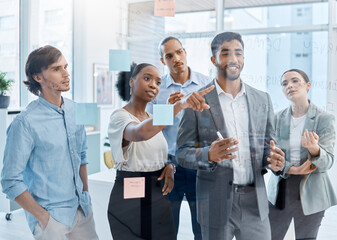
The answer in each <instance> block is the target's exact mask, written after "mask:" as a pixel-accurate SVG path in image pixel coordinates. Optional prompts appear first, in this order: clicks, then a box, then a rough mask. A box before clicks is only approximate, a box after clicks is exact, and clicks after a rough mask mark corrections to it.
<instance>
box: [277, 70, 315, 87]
mask: <svg viewBox="0 0 337 240" xmlns="http://www.w3.org/2000/svg"><path fill="white" fill-rule="evenodd" d="M288 72H297V73H298V74H300V75H301V76H302V77H303V79H304V81H305V82H306V83H310V79H309V77H308V75H307V74H306V73H305V72H304V71H302V70H300V69H297V68H293V69H289V70H287V71H285V72H284V73H283V74H282V76H281V80H282V77H283V75H284V74H286V73H288ZM281 84H282V82H281Z"/></svg>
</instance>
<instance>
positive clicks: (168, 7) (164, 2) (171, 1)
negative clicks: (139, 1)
mask: <svg viewBox="0 0 337 240" xmlns="http://www.w3.org/2000/svg"><path fill="white" fill-rule="evenodd" d="M175 11H176V2H175V0H155V1H154V16H156V17H174V14H175Z"/></svg>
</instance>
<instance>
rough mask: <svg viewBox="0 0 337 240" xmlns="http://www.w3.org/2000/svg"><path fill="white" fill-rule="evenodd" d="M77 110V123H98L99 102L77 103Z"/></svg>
mask: <svg viewBox="0 0 337 240" xmlns="http://www.w3.org/2000/svg"><path fill="white" fill-rule="evenodd" d="M75 112H76V113H75V121H76V124H77V125H96V124H97V103H76V110H75Z"/></svg>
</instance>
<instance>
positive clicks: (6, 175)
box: [1, 117, 34, 200]
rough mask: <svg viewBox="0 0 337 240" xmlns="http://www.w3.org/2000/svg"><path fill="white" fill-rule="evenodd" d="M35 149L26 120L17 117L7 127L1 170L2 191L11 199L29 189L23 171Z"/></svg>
mask: <svg viewBox="0 0 337 240" xmlns="http://www.w3.org/2000/svg"><path fill="white" fill-rule="evenodd" d="M33 149H34V141H33V137H32V135H31V133H30V132H29V130H28V128H27V126H26V124H25V122H24V121H23V120H22V119H21V118H19V117H17V118H16V119H14V121H13V122H12V124H11V125H10V126H9V127H8V129H7V140H6V147H5V151H4V158H3V169H2V172H1V185H2V192H3V193H4V194H6V195H7V198H9V199H11V200H14V199H15V198H16V197H18V196H19V195H20V194H22V193H23V192H24V191H25V190H27V186H26V185H25V184H24V181H23V179H24V176H23V172H24V170H25V168H26V165H27V162H28V160H29V157H30V154H31V152H32V151H33Z"/></svg>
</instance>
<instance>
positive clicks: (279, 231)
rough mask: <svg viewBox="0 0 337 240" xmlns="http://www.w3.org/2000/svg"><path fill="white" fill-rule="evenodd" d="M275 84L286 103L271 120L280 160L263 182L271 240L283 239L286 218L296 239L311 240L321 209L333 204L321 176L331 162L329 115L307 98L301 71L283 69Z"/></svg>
mask: <svg viewBox="0 0 337 240" xmlns="http://www.w3.org/2000/svg"><path fill="white" fill-rule="evenodd" d="M281 85H282V92H283V94H284V95H285V97H286V98H287V99H288V100H289V101H290V103H291V105H290V106H289V107H288V108H286V109H284V110H282V111H280V112H279V113H278V114H277V115H276V117H275V129H276V139H277V140H278V144H279V145H280V147H281V148H282V150H283V151H284V152H285V153H286V162H285V165H284V169H283V171H281V174H280V175H279V176H275V175H272V176H271V178H270V180H269V184H268V198H269V201H270V203H271V204H269V206H270V212H269V219H270V225H271V232H272V239H273V240H277V239H280V240H281V239H283V238H284V236H285V234H286V232H287V230H288V227H289V225H290V222H291V220H292V219H294V224H295V235H296V239H316V237H317V233H318V229H319V227H320V225H321V221H322V218H323V217H324V211H325V210H326V209H327V208H329V207H331V206H333V205H336V204H337V199H336V195H335V193H334V190H333V187H332V185H331V182H330V180H329V176H328V173H327V171H328V170H329V169H330V168H331V167H332V164H333V162H334V153H333V152H334V145H335V128H334V116H333V115H331V114H328V113H327V112H325V111H323V110H321V109H319V108H318V107H317V106H316V105H314V103H312V102H311V101H310V100H309V99H308V91H309V89H310V87H311V83H310V81H309V78H308V76H307V74H306V73H305V72H303V71H301V70H299V69H291V70H288V71H286V72H285V73H283V75H282V77H281Z"/></svg>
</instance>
